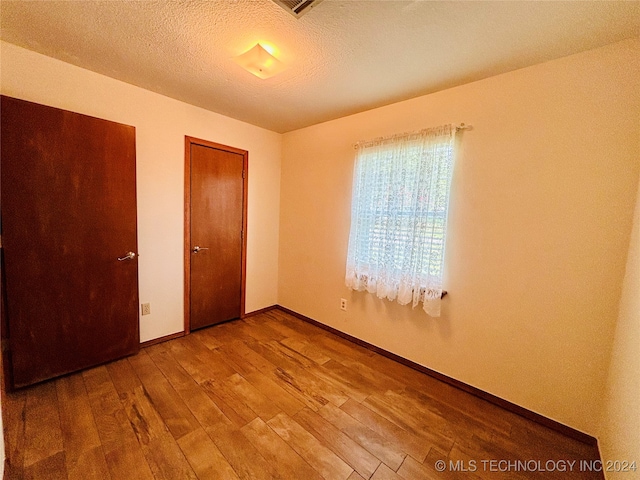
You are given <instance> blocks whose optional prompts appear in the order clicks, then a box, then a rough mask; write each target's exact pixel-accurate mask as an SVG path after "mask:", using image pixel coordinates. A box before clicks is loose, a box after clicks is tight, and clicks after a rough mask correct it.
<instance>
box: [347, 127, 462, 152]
mask: <svg viewBox="0 0 640 480" xmlns="http://www.w3.org/2000/svg"><path fill="white" fill-rule="evenodd" d="M455 129H456V132H459V131H460V130H473V125H466V124H464V123H461V124H460V125H456V126H455ZM395 136H396V135H391V137H386V138H392V137H395ZM380 140H384V138H380ZM363 143H367V141H365V142H358V143H354V144H353V148H355V149H357V148H358V145H361V144H363Z"/></svg>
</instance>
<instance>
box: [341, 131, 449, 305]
mask: <svg viewBox="0 0 640 480" xmlns="http://www.w3.org/2000/svg"><path fill="white" fill-rule="evenodd" d="M455 132H456V129H455V127H454V126H452V125H444V126H442V127H437V128H432V129H428V130H422V131H420V132H414V133H409V134H404V135H396V136H393V137H389V138H384V139H376V140H374V141H371V142H365V143H359V144H358V145H356V149H357V150H356V151H357V153H356V161H355V170H354V180H353V197H352V205H351V232H350V235H349V253H348V256H347V273H346V279H345V280H346V285H347V287H349V288H352V289H354V290H367V291H368V292H370V293H375V294H376V295H377V296H378V297H379V298H387V299H389V300H392V301H393V300H396V301H397V302H398V303H399V304H401V305H405V304H408V303H410V302H412V303H413V306H414V307H415V306H416V305H418V304H419V303H422V304H423V308H424V310H425V311H426V312H427V314H429V315H431V316H435V317H438V316H440V298H441V295H442V274H443V270H444V250H445V236H446V230H447V208H448V205H449V191H450V187H451V175H452V172H453V149H454V138H455Z"/></svg>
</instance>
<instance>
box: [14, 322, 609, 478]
mask: <svg viewBox="0 0 640 480" xmlns="http://www.w3.org/2000/svg"><path fill="white" fill-rule="evenodd" d="M2 406H3V410H4V412H3V414H4V425H5V444H6V454H7V463H6V471H5V478H8V479H58V478H60V479H82V480H86V479H92V478H95V479H109V478H111V479H113V480H123V479H136V480H138V479H168V480H178V479H209V478H213V479H225V480H226V479H237V478H240V479H271V478H279V479H327V480H329V479H343V480H347V479H348V480H356V479H358V480H359V479H373V480H387V479H398V480H413V479H458V478H464V479H488V478H492V479H493V478H498V479H525V478H544V479H554V478H558V479H560V478H561V479H574V478H576V479H577V478H598V479H600V478H603V477H602V476H601V474H600V473H589V472H587V471H584V470H585V467H586V466H588V465H590V463H586V464H585V463H584V462H590V461H593V460H597V459H598V453H597V451H596V449H595V448H594V447H589V446H586V445H584V444H582V443H579V442H577V441H575V440H572V439H570V438H567V437H565V436H563V435H561V434H559V433H556V432H554V431H552V430H549V429H547V428H545V427H542V426H539V425H537V424H535V423H532V422H531V421H529V420H526V419H524V418H522V417H519V416H517V415H515V414H512V413H509V412H506V411H504V410H502V409H500V408H498V407H496V406H494V405H492V404H490V403H487V402H486V401H483V400H481V399H479V398H477V397H474V396H472V395H469V394H467V393H464V392H462V391H460V390H458V389H456V388H454V387H451V386H449V385H446V384H444V383H442V382H439V381H437V380H435V379H433V378H431V377H429V376H426V375H424V374H422V373H419V372H417V371H415V370H412V369H410V368H408V367H406V366H403V365H400V364H398V363H396V362H394V361H392V360H389V359H387V358H385V357H383V356H380V355H378V354H376V353H373V352H371V351H369V350H367V349H364V348H362V347H359V346H356V345H354V344H352V343H350V342H348V341H346V340H343V339H341V338H339V337H336V336H334V335H332V334H331V333H328V332H326V331H324V330H321V329H319V328H317V327H315V326H313V325H310V324H308V323H305V322H303V321H301V320H299V319H296V318H294V317H292V316H290V315H288V314H286V313H283V312H281V311H280V310H272V311H270V312H267V313H263V314H260V315H257V316H254V317H250V318H247V319H245V320H242V321H240V320H238V321H234V322H230V323H226V324H223V325H218V326H215V327H211V328H208V329H205V330H200V331H197V332H194V333H192V334H191V335H189V336H186V337H183V338H179V339H176V340H171V341H169V342H165V343H162V344H158V345H154V346H150V347H147V348H144V349H142V351H141V352H140V353H139V354H138V355H136V356H133V357H129V358H126V359H123V360H119V361H116V362H113V363H110V364H107V365H104V366H100V367H97V368H93V369H91V370H86V371H84V372H81V373H76V374H73V375H68V376H66V377H63V378H59V379H57V380H53V381H49V382H46V383H43V384H40V385H36V386H34V387H30V388H27V389H24V390H21V391H18V392H15V393H11V394H5V395H4V398H3V405H2ZM439 461H444V462H445V463H444V465H445V467H446V468H445V469H444V471H442V472H440V471H438V466H439V465H440V463H438V462H439ZM516 461H520V463H516ZM507 462H511V463H507ZM571 462H575V463H573V464H572V463H571ZM581 462H583V463H581ZM565 467H566V468H565ZM552 469H556V471H550V470H552ZM559 469H566V471H558V470H559ZM581 470H582V471H581Z"/></svg>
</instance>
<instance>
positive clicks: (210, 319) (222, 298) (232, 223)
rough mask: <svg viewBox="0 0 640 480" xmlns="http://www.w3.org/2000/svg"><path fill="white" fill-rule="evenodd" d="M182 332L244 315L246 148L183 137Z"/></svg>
mask: <svg viewBox="0 0 640 480" xmlns="http://www.w3.org/2000/svg"><path fill="white" fill-rule="evenodd" d="M186 149H187V151H186V159H185V161H186V164H185V167H186V168H185V172H186V185H185V187H186V188H185V190H186V199H185V200H186V205H187V212H186V214H187V218H186V222H185V226H186V231H185V233H186V238H185V250H186V251H185V267H186V271H185V279H186V286H187V288H186V292H187V295H186V296H187V298H185V303H186V309H185V310H186V312H185V313H186V323H187V325H185V327H186V328H185V329H186V330H187V331H189V330H194V329H197V328H202V327H206V326H209V325H214V324H216V323H220V322H224V321H227V320H232V319H235V318H240V317H241V316H242V315H243V314H244V276H245V266H246V262H245V260H244V259H245V245H246V243H245V231H246V180H247V179H246V171H247V152H246V151H244V150H239V149H236V148H232V147H227V146H224V145H219V144H215V143H211V142H207V141H204V140H197V139H194V138H191V137H187V138H186Z"/></svg>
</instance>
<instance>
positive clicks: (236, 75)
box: [0, 0, 640, 132]
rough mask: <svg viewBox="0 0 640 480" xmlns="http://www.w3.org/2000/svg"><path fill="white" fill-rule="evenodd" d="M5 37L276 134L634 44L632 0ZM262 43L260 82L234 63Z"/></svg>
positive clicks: (321, 8) (112, 17) (29, 28)
mask: <svg viewBox="0 0 640 480" xmlns="http://www.w3.org/2000/svg"><path fill="white" fill-rule="evenodd" d="M0 9H1V10H0V17H1V23H0V26H1V31H0V36H1V37H2V39H3V40H5V41H7V42H9V43H13V44H16V45H19V46H21V47H24V48H27V49H30V50H34V51H36V52H40V53H43V54H45V55H48V56H51V57H54V58H58V59H60V60H63V61H65V62H69V63H72V64H74V65H78V66H80V67H83V68H86V69H89V70H93V71H95V72H98V73H101V74H104V75H107V76H110V77H113V78H117V79H119V80H123V81H125V82H128V83H131V84H134V85H138V86H140V87H142V88H146V89H148V90H152V91H154V92H158V93H161V94H164V95H167V96H169V97H173V98H176V99H179V100H182V101H184V102H187V103H190V104H193V105H198V106H200V107H203V108H206V109H208V110H212V111H214V112H218V113H221V114H223V115H227V116H229V117H233V118H237V119H239V120H244V121H246V122H249V123H252V124H254V125H259V126H262V127H265V128H267V129H270V130H274V131H276V132H287V131H291V130H295V129H298V128H301V127H305V126H308V125H312V124H315V123H319V122H322V121H326V120H331V119H334V118H338V117H341V116H344V115H348V114H352V113H356V112H360V111H364V110H368V109H370V108H374V107H378V106H382V105H386V104H389V103H393V102H396V101H399V100H404V99H408V98H412V97H416V96H419V95H423V94H427V93H431V92H434V91H437V90H441V89H444V88H448V87H452V86H454V85H460V84H463V83H467V82H470V81H474V80H478V79H481V78H485V77H489V76H492V75H496V74H499V73H503V72H507V71H510V70H514V69H517V68H522V67H525V66H528V65H532V64H535V63H540V62H543V61H546V60H550V59H553V58H558V57H562V56H565V55H570V54H572V53H577V52H580V51H583V50H588V49H591V48H596V47H598V46H601V45H605V44H608V43H613V42H616V41H619V40H623V39H625V38H629V37H633V36H640V2H638V1H623V2H616V1H596V2H588V1H569V2H546V1H532V2H524V1H515V2H501V1H499V2H491V1H471V2H463V1H450V2H440V1H384V0H378V1H375V0H370V1H355V0H348V1H338V0H324V1H323V2H322V3H320V4H319V5H318V6H317V7H316V8H314V9H313V10H312V11H310V12H309V13H307V14H306V15H304V16H303V17H301V18H300V19H296V18H294V17H293V16H291V15H290V14H288V13H287V12H285V11H284V10H282V9H281V8H280V7H279V6H277V5H276V4H274V3H273V2H271V1H270V0H209V1H176V0H173V1H139V0H137V1H113V0H111V1H93V0H92V1H59V2H54V1H7V0H2V1H1V2H0ZM259 41H261V42H266V43H268V44H272V45H274V46H275V47H276V49H277V55H276V56H277V57H278V58H279V59H280V60H282V61H283V62H284V63H285V64H286V65H287V66H288V68H287V69H286V70H285V71H284V72H282V73H280V74H279V75H277V76H275V77H272V78H269V79H267V80H261V79H259V78H257V77H254V76H253V75H251V74H250V73H248V72H246V71H244V70H242V69H241V68H240V67H239V66H238V65H237V64H236V63H235V62H234V61H233V60H232V58H233V57H234V56H237V55H239V54H241V53H243V52H244V51H245V50H248V49H249V48H250V47H252V46H253V45H254V44H255V43H256V42H259Z"/></svg>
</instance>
